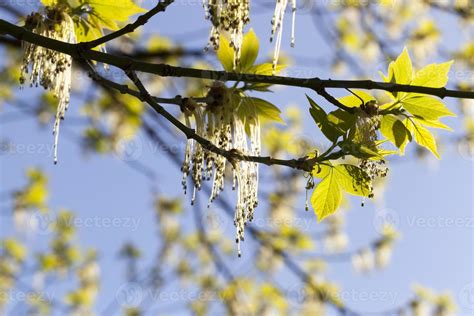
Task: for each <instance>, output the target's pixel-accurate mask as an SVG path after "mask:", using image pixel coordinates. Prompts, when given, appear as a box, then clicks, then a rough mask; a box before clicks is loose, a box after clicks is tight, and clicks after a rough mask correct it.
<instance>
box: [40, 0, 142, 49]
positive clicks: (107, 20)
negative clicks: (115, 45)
mask: <svg viewBox="0 0 474 316" xmlns="http://www.w3.org/2000/svg"><path fill="white" fill-rule="evenodd" d="M41 2H42V3H43V5H45V6H56V5H58V4H60V5H65V6H68V7H69V8H70V11H71V12H72V13H73V15H72V18H73V20H74V28H75V33H76V38H77V41H78V42H86V41H92V40H95V39H97V38H99V37H100V36H102V32H103V30H104V29H109V30H112V31H115V30H118V29H119V28H120V26H119V24H120V23H123V22H126V21H128V20H129V19H130V17H131V16H133V15H135V14H138V13H143V12H145V11H146V10H145V9H143V8H141V7H139V6H138V5H136V4H135V3H134V2H133V0H120V1H116V0H41Z"/></svg>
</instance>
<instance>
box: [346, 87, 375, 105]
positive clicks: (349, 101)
mask: <svg viewBox="0 0 474 316" xmlns="http://www.w3.org/2000/svg"><path fill="white" fill-rule="evenodd" d="M353 92H354V93H355V94H357V95H358V96H359V97H360V99H362V100H363V101H364V104H365V103H367V102H369V101H372V100H375V98H374V97H373V96H371V95H370V94H368V93H367V92H364V91H361V90H354V91H353ZM360 99H359V98H358V97H356V96H355V95H353V94H350V95H347V96H345V97H342V98H339V99H337V100H338V101H339V102H341V103H342V104H344V105H345V106H347V107H350V108H355V107H359V106H360V105H361V103H362V101H361V100H360Z"/></svg>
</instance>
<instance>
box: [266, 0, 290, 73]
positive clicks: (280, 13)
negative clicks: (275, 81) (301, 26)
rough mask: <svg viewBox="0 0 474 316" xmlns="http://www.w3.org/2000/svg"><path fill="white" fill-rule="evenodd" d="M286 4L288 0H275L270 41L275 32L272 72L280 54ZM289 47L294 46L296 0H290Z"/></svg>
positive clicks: (274, 70)
mask: <svg viewBox="0 0 474 316" xmlns="http://www.w3.org/2000/svg"><path fill="white" fill-rule="evenodd" d="M287 6H288V0H277V1H276V6H275V12H274V13H273V18H272V36H271V37H270V42H272V41H273V38H274V36H275V34H276V42H275V51H274V53H273V73H274V74H275V72H276V67H277V63H278V58H279V56H280V47H281V37H282V33H283V19H284V17H285V11H286V7H287ZM291 11H292V21H291V47H293V46H295V20H296V0H291Z"/></svg>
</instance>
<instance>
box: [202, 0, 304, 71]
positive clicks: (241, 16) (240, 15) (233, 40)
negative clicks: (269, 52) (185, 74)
mask: <svg viewBox="0 0 474 316" xmlns="http://www.w3.org/2000/svg"><path fill="white" fill-rule="evenodd" d="M290 1H291V7H292V27H291V46H292V47H293V46H294V45H295V18H296V0H290ZM288 2H289V0H276V5H275V12H274V13H273V18H272V35H271V37H270V41H271V42H272V41H273V39H274V37H275V36H276V42H275V52H274V55H273V74H275V73H276V68H277V63H278V58H279V56H280V47H281V39H282V31H283V19H284V17H285V11H286V8H287V7H288ZM204 9H205V11H206V18H207V19H208V20H210V21H211V23H212V29H211V34H210V38H209V46H212V47H213V48H214V49H215V50H217V49H218V48H219V40H220V36H221V32H222V31H226V32H228V33H229V34H230V45H231V47H233V48H234V70H235V69H236V67H237V66H238V65H239V63H240V55H241V50H242V40H243V30H244V26H245V25H246V24H248V23H249V22H250V0H204Z"/></svg>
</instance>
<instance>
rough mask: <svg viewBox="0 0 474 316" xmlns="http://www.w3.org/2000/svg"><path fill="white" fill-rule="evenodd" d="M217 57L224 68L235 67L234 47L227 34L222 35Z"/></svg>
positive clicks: (230, 69) (227, 69) (231, 68)
mask: <svg viewBox="0 0 474 316" xmlns="http://www.w3.org/2000/svg"><path fill="white" fill-rule="evenodd" d="M217 58H218V59H219V61H220V62H221V65H222V67H224V70H226V71H232V70H233V69H234V49H233V48H232V47H230V43H229V41H228V40H227V38H225V36H221V37H220V41H219V49H218V50H217Z"/></svg>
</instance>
